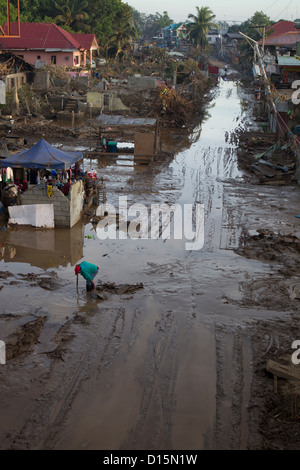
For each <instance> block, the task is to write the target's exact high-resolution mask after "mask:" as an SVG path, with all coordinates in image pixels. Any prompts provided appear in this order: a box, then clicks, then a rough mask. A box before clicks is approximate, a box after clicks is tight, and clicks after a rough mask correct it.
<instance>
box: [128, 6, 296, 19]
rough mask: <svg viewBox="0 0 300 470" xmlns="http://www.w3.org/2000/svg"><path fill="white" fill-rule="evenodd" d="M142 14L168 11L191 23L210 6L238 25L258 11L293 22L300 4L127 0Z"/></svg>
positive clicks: (220, 15) (219, 16)
mask: <svg viewBox="0 0 300 470" xmlns="http://www.w3.org/2000/svg"><path fill="white" fill-rule="evenodd" d="M123 1H124V3H128V4H129V5H131V6H132V7H134V8H135V9H136V10H138V11H139V12H140V13H147V14H150V13H156V12H159V13H162V12H163V11H167V12H168V14H169V16H170V17H171V18H172V19H173V20H174V21H175V22H179V21H185V20H187V17H188V14H189V13H193V14H195V12H196V6H199V7H202V6H208V7H210V9H211V10H212V11H213V12H214V14H215V15H216V19H217V20H220V21H224V20H225V21H227V22H229V23H231V22H238V23H241V22H242V21H244V20H246V19H248V18H250V17H251V16H252V15H253V14H254V13H255V12H256V11H261V10H262V11H264V13H266V14H267V15H268V16H269V17H270V18H271V20H279V19H281V18H284V19H287V20H291V19H293V20H294V19H296V18H299V17H300V2H299V0H250V1H249V0H248V1H247V0H246V1H245V0H200V1H197V0H123Z"/></svg>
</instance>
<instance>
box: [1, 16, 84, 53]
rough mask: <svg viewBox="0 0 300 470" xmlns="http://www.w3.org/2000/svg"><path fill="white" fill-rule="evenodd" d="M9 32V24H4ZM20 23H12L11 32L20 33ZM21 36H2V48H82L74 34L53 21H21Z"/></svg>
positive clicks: (4, 27)
mask: <svg viewBox="0 0 300 470" xmlns="http://www.w3.org/2000/svg"><path fill="white" fill-rule="evenodd" d="M3 30H4V31H5V32H7V24H6V23H5V24H4V25H3ZM17 31H18V24H17V23H11V34H18V33H17ZM20 31H21V37H19V38H0V42H1V43H2V45H1V49H2V50H6V49H10V50H16V49H41V50H43V49H74V50H78V49H82V47H81V44H80V43H79V42H78V41H77V40H76V38H75V37H73V35H71V34H70V33H68V32H67V31H65V30H63V29H62V28H60V27H59V26H57V25H56V24H53V23H21V25H20Z"/></svg>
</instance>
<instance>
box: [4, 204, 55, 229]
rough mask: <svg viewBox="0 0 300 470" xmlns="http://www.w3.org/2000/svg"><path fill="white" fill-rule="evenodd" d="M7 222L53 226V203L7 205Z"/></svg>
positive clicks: (34, 225) (45, 226)
mask: <svg viewBox="0 0 300 470" xmlns="http://www.w3.org/2000/svg"><path fill="white" fill-rule="evenodd" d="M8 212H9V221H8V223H9V224H17V225H32V226H33V227H44V228H54V211H53V204H26V205H23V206H9V207H8Z"/></svg>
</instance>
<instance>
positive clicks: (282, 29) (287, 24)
mask: <svg viewBox="0 0 300 470" xmlns="http://www.w3.org/2000/svg"><path fill="white" fill-rule="evenodd" d="M268 31H272V32H271V34H270V36H269V37H271V36H278V35H279V34H283V33H289V32H290V31H297V29H296V26H295V23H294V21H278V22H277V23H275V24H273V26H270V28H268V29H267V30H266V33H267V32H268ZM298 31H299V30H298Z"/></svg>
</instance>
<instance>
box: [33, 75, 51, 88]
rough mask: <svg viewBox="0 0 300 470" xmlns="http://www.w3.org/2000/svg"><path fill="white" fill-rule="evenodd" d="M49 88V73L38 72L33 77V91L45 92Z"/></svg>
mask: <svg viewBox="0 0 300 470" xmlns="http://www.w3.org/2000/svg"><path fill="white" fill-rule="evenodd" d="M49 88H50V75H49V72H45V71H38V72H36V74H35V75H34V80H33V90H34V91H47V90H48V89H49Z"/></svg>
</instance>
